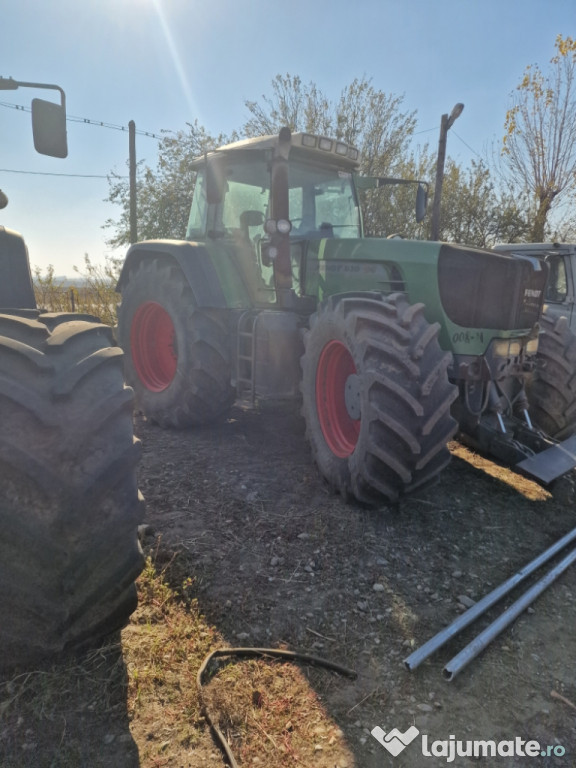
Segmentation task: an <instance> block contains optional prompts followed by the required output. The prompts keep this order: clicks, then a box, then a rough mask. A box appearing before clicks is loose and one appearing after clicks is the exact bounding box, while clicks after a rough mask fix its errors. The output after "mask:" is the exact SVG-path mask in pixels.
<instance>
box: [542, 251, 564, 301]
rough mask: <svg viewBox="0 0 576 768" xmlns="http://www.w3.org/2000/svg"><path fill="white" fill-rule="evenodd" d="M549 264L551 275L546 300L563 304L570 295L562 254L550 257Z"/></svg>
mask: <svg viewBox="0 0 576 768" xmlns="http://www.w3.org/2000/svg"><path fill="white" fill-rule="evenodd" d="M548 266H549V267H550V277H549V278H548V286H547V288H546V301H549V302H551V303H554V304H561V303H562V302H564V301H566V298H567V295H568V289H567V285H568V283H567V280H566V264H565V263H564V259H563V258H562V257H561V256H552V257H549V258H548Z"/></svg>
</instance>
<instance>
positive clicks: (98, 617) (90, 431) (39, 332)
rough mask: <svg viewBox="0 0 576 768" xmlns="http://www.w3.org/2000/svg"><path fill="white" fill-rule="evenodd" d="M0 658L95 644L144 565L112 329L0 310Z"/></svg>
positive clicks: (25, 662) (127, 395)
mask: <svg viewBox="0 0 576 768" xmlns="http://www.w3.org/2000/svg"><path fill="white" fill-rule="evenodd" d="M0 371H1V374H0V527H1V530H2V536H1V537H0V583H1V584H2V598H1V599H0V606H1V626H0V667H3V666H29V665H35V664H36V663H37V662H38V661H39V660H40V659H42V658H45V657H54V656H58V655H59V654H60V653H61V652H63V651H67V650H72V649H78V648H82V647H84V646H86V645H92V644H96V643H97V642H98V641H99V640H101V639H102V638H103V637H104V636H105V635H107V634H109V633H110V632H113V631H116V630H118V629H120V628H121V627H122V626H123V625H124V624H126V623H127V621H128V618H129V616H130V614H131V613H132V611H133V610H134V609H135V607H136V601H137V597H136V587H135V584H134V581H135V579H136V577H137V576H138V574H139V573H140V571H141V570H142V568H143V566H144V557H143V555H142V550H141V549H140V545H139V543H138V525H139V523H141V522H142V516H143V503H142V501H141V497H139V494H138V490H137V486H136V464H137V461H138V458H139V455H140V446H139V444H138V442H137V441H135V440H134V436H133V427H132V410H133V392H132V390H131V389H130V388H129V387H126V386H125V384H124V375H123V371H122V353H121V350H120V349H119V348H118V347H117V346H116V345H115V343H114V340H113V335H112V329H111V328H108V327H107V326H105V325H102V324H101V323H100V322H98V321H97V320H96V318H92V317H89V316H87V315H73V314H62V313H59V314H52V313H40V312H38V311H36V310H13V311H12V312H7V311H5V312H2V313H0Z"/></svg>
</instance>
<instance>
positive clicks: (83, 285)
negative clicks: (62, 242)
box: [33, 256, 121, 326]
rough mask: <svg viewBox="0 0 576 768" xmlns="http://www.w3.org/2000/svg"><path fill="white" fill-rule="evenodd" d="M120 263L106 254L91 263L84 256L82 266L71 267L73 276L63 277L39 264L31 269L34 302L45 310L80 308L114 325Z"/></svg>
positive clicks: (50, 267)
mask: <svg viewBox="0 0 576 768" xmlns="http://www.w3.org/2000/svg"><path fill="white" fill-rule="evenodd" d="M120 268H121V263H120V261H118V260H117V259H111V258H107V259H106V260H105V261H104V263H103V264H94V263H93V262H92V261H91V259H90V257H89V256H85V257H84V267H83V268H82V269H79V268H78V267H74V271H75V272H76V275H77V277H76V279H74V280H69V279H68V280H63V279H59V278H57V277H56V276H55V274H54V267H53V266H49V267H47V268H46V270H45V271H44V273H43V272H42V270H41V269H40V268H39V267H35V268H34V270H33V284H34V293H35V296H36V304H37V305H38V307H39V308H40V309H44V310H48V311H49V312H80V313H85V314H89V315H94V316H95V317H98V318H99V319H100V320H101V321H102V322H103V323H106V325H110V326H115V325H116V323H117V319H116V305H117V304H118V302H119V299H120V296H119V294H118V293H116V290H115V288H116V283H117V282H118V276H119V274H120Z"/></svg>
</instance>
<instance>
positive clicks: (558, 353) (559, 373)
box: [527, 313, 576, 440]
mask: <svg viewBox="0 0 576 768" xmlns="http://www.w3.org/2000/svg"><path fill="white" fill-rule="evenodd" d="M540 322H541V328H542V333H541V334H540V340H539V346H538V362H539V366H538V367H537V368H536V371H535V372H534V375H533V376H532V380H531V381H530V382H529V383H528V387H527V395H528V402H529V404H530V415H531V418H532V421H533V423H534V426H536V427H538V428H539V429H541V430H542V431H543V432H545V433H546V434H547V435H549V436H550V437H553V438H555V439H556V440H564V439H565V438H567V437H570V436H571V435H573V434H574V432H576V335H574V333H573V332H572V331H571V329H570V326H569V325H568V320H567V319H566V318H565V317H552V316H551V315H548V314H546V313H544V315H543V316H542V319H541V321H540Z"/></svg>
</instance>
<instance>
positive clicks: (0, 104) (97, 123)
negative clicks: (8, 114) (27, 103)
mask: <svg viewBox="0 0 576 768" xmlns="http://www.w3.org/2000/svg"><path fill="white" fill-rule="evenodd" d="M0 107H7V108H8V109H16V110H18V111H19V112H32V110H31V108H30V107H24V106H22V105H21V104H12V103H11V102H9V101H0ZM66 121H67V122H69V123H84V124H85V125H95V126H96V127H98V128H110V129H112V130H114V131H124V132H127V131H128V127H127V126H125V125H115V124H114V123H107V122H105V121H104V120H92V119H90V118H88V117H78V116H77V115H66ZM136 133H137V134H138V135H139V136H148V137H149V138H151V139H158V140H161V139H162V138H163V137H162V136H159V135H158V134H157V133H152V132H151V131H141V130H138V129H136Z"/></svg>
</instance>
